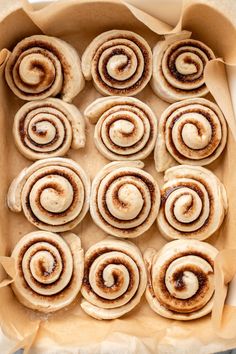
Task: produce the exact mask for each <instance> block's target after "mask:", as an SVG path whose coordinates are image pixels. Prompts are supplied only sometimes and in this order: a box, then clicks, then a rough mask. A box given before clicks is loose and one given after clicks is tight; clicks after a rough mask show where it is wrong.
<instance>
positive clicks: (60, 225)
mask: <svg viewBox="0 0 236 354" xmlns="http://www.w3.org/2000/svg"><path fill="white" fill-rule="evenodd" d="M89 195H90V181H89V178H88V177H87V176H86V174H85V172H84V170H83V169H82V168H81V167H80V166H79V165H78V164H77V163H76V162H74V161H72V160H70V159H66V158H60V157H54V158H49V159H45V160H40V161H37V162H35V163H34V164H32V165H31V166H29V167H27V168H25V169H23V170H22V171H21V173H20V174H19V175H18V176H17V177H16V178H15V179H14V180H13V182H12V183H11V185H10V188H9V191H8V196H7V203H8V207H9V208H10V209H11V210H12V211H14V212H20V211H21V210H22V209H23V212H24V214H25V216H26V218H27V219H28V221H29V222H31V223H32V224H33V225H35V226H37V227H38V228H39V229H41V230H47V231H55V232H57V231H58V232H59V231H67V230H71V229H72V228H74V227H75V226H77V225H78V224H79V223H80V222H81V220H82V219H83V218H84V216H85V214H86V213H87V211H88V208H89Z"/></svg>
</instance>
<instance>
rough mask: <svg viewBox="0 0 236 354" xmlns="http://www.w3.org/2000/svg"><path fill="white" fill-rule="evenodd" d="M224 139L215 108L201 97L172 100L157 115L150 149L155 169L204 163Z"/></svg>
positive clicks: (224, 128) (223, 125)
mask: <svg viewBox="0 0 236 354" xmlns="http://www.w3.org/2000/svg"><path fill="white" fill-rule="evenodd" d="M226 142H227V125H226V121H225V118H224V116H223V113H222V112H221V110H220V109H219V107H218V106H217V105H216V104H215V103H213V102H211V101H208V100H206V99H204V98H193V99H189V100H185V101H182V102H177V103H173V104H172V105H170V106H169V107H168V108H167V109H166V110H165V111H164V112H163V113H162V115H161V118H160V120H159V130H158V138H157V143H156V147H155V152H154V159H155V165H156V169H157V171H158V172H162V171H165V170H166V169H167V168H169V167H171V166H173V165H175V164H176V163H181V164H190V165H198V166H204V165H208V164H210V163H211V162H213V161H214V160H216V159H217V158H218V157H219V156H220V154H221V153H222V151H223V150H224V148H225V145H226Z"/></svg>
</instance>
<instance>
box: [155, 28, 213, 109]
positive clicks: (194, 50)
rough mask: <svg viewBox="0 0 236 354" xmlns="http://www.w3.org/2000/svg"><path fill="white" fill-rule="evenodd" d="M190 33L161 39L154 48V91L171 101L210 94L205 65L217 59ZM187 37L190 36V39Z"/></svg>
mask: <svg viewBox="0 0 236 354" xmlns="http://www.w3.org/2000/svg"><path fill="white" fill-rule="evenodd" d="M189 36H190V34H189V32H185V31H184V32H182V33H180V34H179V38H181V37H182V38H184V39H178V35H174V36H173V39H172V40H171V39H170V38H169V39H166V40H164V41H159V42H158V43H157V45H156V47H155V48H154V51H153V76H152V80H151V85H152V88H153V90H154V92H155V93H156V94H157V95H158V96H160V97H161V98H163V99H164V100H166V101H167V102H176V101H180V100H184V99H187V98H191V97H202V96H205V95H206V94H207V93H208V88H207V87H206V84H205V80H204V68H205V66H206V64H207V62H208V61H210V60H212V59H214V58H215V55H214V53H213V52H212V50H211V49H210V48H209V47H208V46H207V45H205V44H204V43H202V42H200V41H197V40H194V39H190V38H188V37H189ZM186 37H187V38H186Z"/></svg>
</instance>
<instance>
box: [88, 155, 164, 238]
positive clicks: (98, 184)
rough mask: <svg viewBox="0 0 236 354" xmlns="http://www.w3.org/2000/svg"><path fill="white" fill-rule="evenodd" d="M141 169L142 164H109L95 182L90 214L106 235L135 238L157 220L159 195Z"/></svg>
mask: <svg viewBox="0 0 236 354" xmlns="http://www.w3.org/2000/svg"><path fill="white" fill-rule="evenodd" d="M143 167H144V164H143V163H142V162H141V161H130V162H125V161H124V162H111V163H109V164H108V165H106V166H105V167H104V168H103V169H102V170H101V171H100V172H99V173H98V174H97V175H96V177H95V178H94V180H93V183H92V189H91V198H90V213H91V216H92V218H93V220H94V222H95V223H96V224H97V225H98V226H99V227H100V228H101V229H103V230H104V231H105V232H107V233H108V234H110V235H113V236H117V237H125V238H133V237H137V236H139V235H141V234H142V233H144V232H145V231H147V230H148V229H149V228H150V226H151V225H152V224H153V222H154V220H155V219H156V217H157V214H158V211H159V206H160V191H159V187H158V185H157V182H156V181H155V180H154V178H153V177H152V176H151V175H150V174H149V173H147V172H145V171H143V170H142V168H143Z"/></svg>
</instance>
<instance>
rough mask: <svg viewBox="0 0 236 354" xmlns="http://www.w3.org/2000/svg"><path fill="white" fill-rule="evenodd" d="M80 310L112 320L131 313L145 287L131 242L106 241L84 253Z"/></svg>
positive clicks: (138, 257)
mask: <svg viewBox="0 0 236 354" xmlns="http://www.w3.org/2000/svg"><path fill="white" fill-rule="evenodd" d="M84 270H85V271H84V280H83V285H82V288H81V292H82V295H83V297H84V299H83V300H82V303H81V307H82V309H83V310H84V311H85V312H86V313H88V314H89V315H90V316H92V317H94V318H97V319H100V320H101V319H106V320H110V319H114V318H118V317H121V316H123V315H124V314H126V313H127V312H129V311H131V310H132V309H133V308H134V307H135V306H136V305H137V304H138V303H139V302H140V300H141V297H142V295H143V293H144V291H145V288H146V284H147V276H146V271H145V265H144V262H143V259H142V255H141V253H140V251H139V249H138V247H137V246H135V245H134V244H133V243H131V242H127V241H121V240H114V239H112V238H107V239H105V240H103V241H101V242H98V243H97V244H95V245H93V246H92V247H90V248H89V250H88V251H87V252H86V254H85V269H84Z"/></svg>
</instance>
